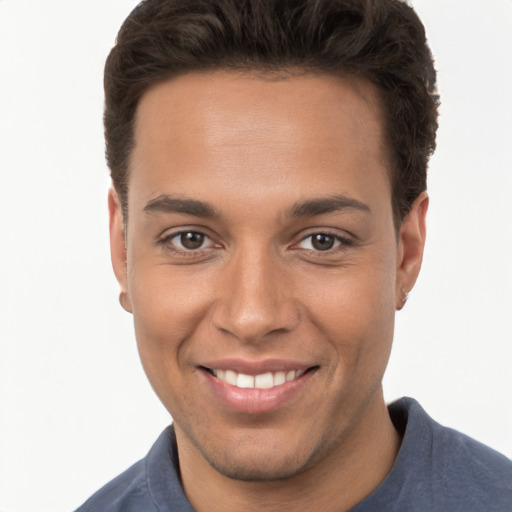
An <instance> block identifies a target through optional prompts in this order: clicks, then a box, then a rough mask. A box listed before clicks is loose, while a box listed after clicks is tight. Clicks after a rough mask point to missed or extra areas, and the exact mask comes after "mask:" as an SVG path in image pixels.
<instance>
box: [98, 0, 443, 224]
mask: <svg viewBox="0 0 512 512" xmlns="http://www.w3.org/2000/svg"><path fill="white" fill-rule="evenodd" d="M218 68H224V69H234V70H245V71H247V70H258V71H264V72H265V71H268V72H274V71H276V70H277V71H279V70H286V69H291V68H295V69H297V68H298V69H300V70H303V71H304V72H316V73H324V74H335V75H342V76H343V75H345V76H346V75H358V76H362V77H365V78H366V79H368V80H370V81H371V82H372V83H374V84H375V85H376V86H377V88H378V90H379V91H380V95H381V99H382V103H383V109H384V113H385V123H386V134H387V140H388V144H389V149H390V169H391V182H392V203H393V215H394V219H395V225H396V226H397V227H398V226H399V225H400V223H401V221H402V219H403V217H404V216H405V215H406V214H407V212H408V211H409V210H410V207H411V205H412V203H413V201H414V200H415V199H416V197H418V195H419V194H420V193H421V192H422V191H423V190H425V189H426V174H427V164H428V159H429V157H430V155H431V154H432V152H433V150H434V149H435V134H436V130H437V109H438V103H439V100H438V96H437V93H436V73H435V69H434V66H433V60H432V55H431V52H430V49H429V47H428V45H427V42H426V37H425V30H424V27H423V25H422V23H421V21H420V19H419V18H418V16H417V15H416V13H415V12H414V10H413V9H412V8H411V7H410V6H409V5H407V4H406V3H405V2H404V1H401V0H144V1H142V2H141V3H140V4H139V5H138V6H137V7H136V8H135V9H134V10H133V11H132V13H131V14H130V15H129V16H128V18H127V19H126V20H125V22H124V23H123V25H122V27H121V29H120V31H119V34H118V36H117V41H116V45H115V46H114V48H113V49H112V51H111V52H110V55H109V56H108V59H107V62H106V66H105V115H104V122H105V139H106V157H107V163H108V166H109V168H110V170H111V175H112V179H113V183H114V186H115V188H116V190H117V193H118V194H119V197H120V201H121V207H122V210H123V215H124V217H125V221H126V219H127V213H128V212H127V196H128V173H129V160H130V155H131V151H132V149H133V147H134V119H135V113H136V110H137V105H138V103H139V100H140V98H141V97H142V95H143V94H144V93H145V92H146V91H147V90H148V88H149V87H151V86H152V85H155V84H156V83H158V82H161V81H164V80H166V79H169V78H172V77H174V76H177V75H179V74H183V73H185V72H187V71H194V70H208V69H218Z"/></svg>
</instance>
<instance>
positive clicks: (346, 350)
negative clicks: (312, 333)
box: [305, 263, 395, 375]
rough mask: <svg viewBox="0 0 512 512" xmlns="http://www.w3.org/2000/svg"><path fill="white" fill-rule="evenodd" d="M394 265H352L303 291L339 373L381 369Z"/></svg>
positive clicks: (390, 327)
mask: <svg viewBox="0 0 512 512" xmlns="http://www.w3.org/2000/svg"><path fill="white" fill-rule="evenodd" d="M394 275H395V272H394V266H393V265H389V264H388V263H384V264H383V265H382V266H376V265H374V266H357V267H356V266H354V267H352V268H350V269H344V271H343V272H340V273H339V275H338V276H330V277H329V278H328V279H325V280H323V282H322V283H320V282H318V281H317V282H316V285H315V286H314V287H310V288H309V290H306V291H305V295H306V296H309V297H310V299H308V304H309V308H308V309H309V315H310V317H311V319H312V322H313V323H315V324H316V325H317V326H318V327H319V328H320V329H321V331H322V332H323V334H324V335H325V337H326V338H327V340H328V341H329V342H330V344H331V347H332V349H333V350H334V351H335V352H336V357H337V359H338V360H339V361H340V363H341V366H342V368H343V373H344V375H346V373H347V372H350V373H352V372H363V373H365V374H369V373H376V374H380V373H383V371H384V369H385V367H386V364H387V360H388V357H389V352H390V350H391V343H392V339H393V331H394V318H395V302H394Z"/></svg>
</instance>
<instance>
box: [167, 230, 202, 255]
mask: <svg viewBox="0 0 512 512" xmlns="http://www.w3.org/2000/svg"><path fill="white" fill-rule="evenodd" d="M168 241H169V242H170V243H172V244H173V245H174V246H176V247H177V248H178V249H182V250H185V251H194V250H197V249H202V248H204V247H205V245H208V244H210V243H211V240H210V238H208V237H207V236H206V235H205V234H203V233H198V232H197V231H183V232H181V233H177V234H176V235H173V236H171V237H170V238H169V239H168Z"/></svg>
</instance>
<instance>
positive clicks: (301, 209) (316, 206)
mask: <svg viewBox="0 0 512 512" xmlns="http://www.w3.org/2000/svg"><path fill="white" fill-rule="evenodd" d="M343 210H356V211H361V212H363V213H371V209H370V207H369V206H368V205H367V204H365V203H362V202H361V201H358V200H357V199H353V198H351V197H347V196H340V195H335V196H331V197H320V198H318V199H309V200H307V201H303V202H299V203H295V205H294V206H293V208H292V209H291V210H290V214H289V215H290V217H314V216H315V215H324V214H326V213H333V212H338V211H343Z"/></svg>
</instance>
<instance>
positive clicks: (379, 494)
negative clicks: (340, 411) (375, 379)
mask: <svg viewBox="0 0 512 512" xmlns="http://www.w3.org/2000/svg"><path fill="white" fill-rule="evenodd" d="M389 413H390V416H391V419H392V420H393V423H394V424H395V426H396V428H397V429H398V430H399V431H401V432H402V434H403V441H402V446H401V448H400V451H399V453H398V457H397V459H396V461H395V465H394V467H393V469H392V471H391V473H390V474H389V475H388V477H387V478H386V480H385V481H384V482H383V483H382V484H381V486H380V487H379V488H378V489H377V490H376V491H375V492H374V493H373V494H372V495H371V496H370V497H369V498H367V500H365V501H363V502H362V503H361V504H360V507H356V508H355V509H354V512H355V511H357V512H363V511H369V510H379V511H381V512H384V511H390V512H391V511H402V510H407V511H408V512H437V511H440V510H450V512H481V511H483V510H485V511H486V512H510V511H511V510H512V461H510V460H509V459H508V458H507V457H505V456H504V455H501V454H500V453H498V452H496V451H495V450H492V449H491V448H489V447H487V446H485V445H483V444H482V443H479V442H478V441H475V440H474V439H471V438H470V437H468V436H466V435H464V434H461V433H460V432H457V431H455V430H453V429H451V428H447V427H444V426H442V425H440V424H439V423H437V422H436V421H434V420H433V419H432V418H431V417H430V416H429V415H428V414H427V413H426V412H425V411H424V410H423V408H422V407H421V406H420V405H419V404H418V402H416V401H415V400H413V399H410V398H402V399H400V400H398V401H396V402H394V403H393V404H391V405H390V406H389ZM375 507H377V508H375Z"/></svg>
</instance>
